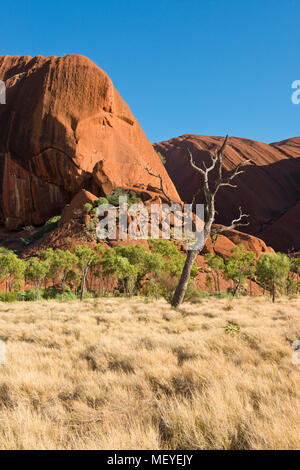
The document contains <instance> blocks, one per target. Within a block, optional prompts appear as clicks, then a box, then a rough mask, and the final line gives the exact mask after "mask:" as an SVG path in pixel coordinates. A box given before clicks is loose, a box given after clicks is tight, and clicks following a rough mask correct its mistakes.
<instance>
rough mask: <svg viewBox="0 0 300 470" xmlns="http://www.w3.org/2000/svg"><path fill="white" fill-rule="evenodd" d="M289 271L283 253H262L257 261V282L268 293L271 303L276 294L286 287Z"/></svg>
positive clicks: (287, 261) (285, 256)
mask: <svg viewBox="0 0 300 470" xmlns="http://www.w3.org/2000/svg"><path fill="white" fill-rule="evenodd" d="M289 270H290V260H289V258H288V256H287V255H285V254H283V253H276V254H275V253H264V254H262V255H261V257H260V258H259V260H258V261H257V264H256V276H257V280H258V282H260V283H261V284H262V285H263V286H264V288H265V289H268V290H269V291H270V294H271V296H272V301H273V302H275V296H276V294H277V292H278V291H280V292H282V289H283V288H285V287H286V283H287V279H288V275H289Z"/></svg>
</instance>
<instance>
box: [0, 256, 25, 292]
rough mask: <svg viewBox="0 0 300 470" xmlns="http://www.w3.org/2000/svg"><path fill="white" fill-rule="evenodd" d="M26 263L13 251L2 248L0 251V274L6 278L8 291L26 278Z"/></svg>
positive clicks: (2, 277)
mask: <svg viewBox="0 0 300 470" xmlns="http://www.w3.org/2000/svg"><path fill="white" fill-rule="evenodd" d="M24 271H25V263H24V261H23V260H21V259H20V258H19V257H18V256H17V255H16V254H15V253H14V252H13V251H10V250H6V249H5V248H2V249H1V251H0V276H1V279H5V283H6V292H11V291H12V289H13V287H14V286H17V285H19V284H20V282H21V281H22V279H24Z"/></svg>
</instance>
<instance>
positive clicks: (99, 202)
mask: <svg viewBox="0 0 300 470" xmlns="http://www.w3.org/2000/svg"><path fill="white" fill-rule="evenodd" d="M102 204H109V202H108V199H107V198H106V197H99V198H98V199H97V201H96V205H97V206H101V205H102Z"/></svg>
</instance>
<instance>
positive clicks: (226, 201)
mask: <svg viewBox="0 0 300 470" xmlns="http://www.w3.org/2000/svg"><path fill="white" fill-rule="evenodd" d="M222 141H223V138H222V137H208V136H202V135H183V136H181V137H178V138H174V139H171V140H168V141H165V142H160V143H157V144H154V148H155V150H156V151H157V152H160V153H161V154H162V155H163V156H164V157H165V158H166V164H165V167H166V169H167V171H168V173H169V176H170V177H171V179H172V181H173V182H174V184H175V186H176V189H177V191H178V192H179V195H180V197H181V198H182V200H184V201H186V202H190V201H191V200H192V197H193V194H194V193H195V192H196V191H197V190H198V189H199V186H201V176H200V174H198V173H197V172H196V171H195V170H194V169H193V168H191V166H190V164H189V161H188V152H187V150H188V148H189V149H190V150H191V152H192V154H193V157H194V160H195V162H196V163H197V164H198V165H201V164H203V162H205V163H206V164H207V165H208V164H209V162H210V159H209V152H210V151H213V150H214V149H215V148H217V147H219V146H220V144H221V142H222ZM248 158H251V159H253V160H254V161H253V163H251V164H248V165H247V166H246V167H245V168H244V169H245V173H244V174H242V175H239V176H238V177H237V178H236V179H235V183H236V184H237V188H236V189H233V188H227V187H224V188H222V189H221V190H220V192H219V193H218V195H217V198H216V208H217V210H218V215H217V218H216V222H217V223H220V224H224V225H228V224H229V223H230V222H231V220H232V219H233V218H235V216H236V215H238V207H239V206H242V208H243V210H244V212H246V213H248V214H249V215H250V217H249V221H250V224H249V225H248V226H247V227H244V229H242V228H241V230H244V231H245V232H247V233H250V234H253V235H256V236H258V237H260V238H262V239H263V240H264V241H265V242H266V243H267V244H268V245H271V246H272V247H273V248H275V249H276V250H284V251H285V250H289V249H293V248H294V249H295V250H300V222H299V216H300V205H299V203H300V137H295V138H293V139H288V140H285V141H282V142H276V143H273V144H270V145H269V144H265V143H262V142H256V141H252V140H249V139H241V138H236V137H231V138H230V139H229V142H228V145H227V147H226V150H225V155H224V169H225V173H226V172H230V171H231V170H232V169H233V168H234V167H235V166H236V165H237V164H238V163H240V162H242V161H244V160H245V159H248ZM196 200H197V202H203V201H204V196H203V193H201V192H200V194H199V196H198V197H197V199H196Z"/></svg>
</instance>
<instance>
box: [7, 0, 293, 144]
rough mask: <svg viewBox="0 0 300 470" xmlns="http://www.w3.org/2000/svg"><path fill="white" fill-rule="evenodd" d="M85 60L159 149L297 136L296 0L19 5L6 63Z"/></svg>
mask: <svg viewBox="0 0 300 470" xmlns="http://www.w3.org/2000/svg"><path fill="white" fill-rule="evenodd" d="M69 53H75V54H84V55H86V56H88V57H89V58H90V59H92V60H93V61H95V62H96V63H97V64H98V65H99V66H100V67H101V68H102V69H104V70H105V71H106V72H107V73H108V74H109V75H110V77H111V78H112V80H113V82H114V84H115V86H116V88H117V89H118V91H119V92H120V94H121V95H122V97H123V98H124V99H125V100H126V101H127V103H128V104H129V106H130V108H131V110H132V112H133V113H134V115H135V116H136V117H137V118H138V119H139V121H140V124H141V126H142V128H143V129H144V131H145V132H146V134H147V136H148V138H149V139H150V140H151V141H152V142H155V141H160V140H165V139H169V138H171V137H175V136H178V135H182V134H185V133H193V134H207V135H224V134H226V133H229V134H230V135H234V136H239V137H247V138H252V139H256V140H261V141H264V142H271V141H276V140H281V139H284V138H288V137H292V136H296V135H300V126H299V124H300V104H299V105H294V104H292V102H291V94H292V89H291V84H292V82H293V81H294V80H300V1H299V0H85V1H79V0H72V1H71V0H68V1H63V0H52V1H51V2H50V1H49V2H43V1H41V0H38V1H37V0H36V1H34V0H28V1H25V0H23V1H22V0H19V1H18V0H14V1H10V2H2V4H1V42H0V54H10V55H14V54H29V55H32V56H34V55H38V54H41V55H46V56H48V55H63V54H69Z"/></svg>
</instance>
